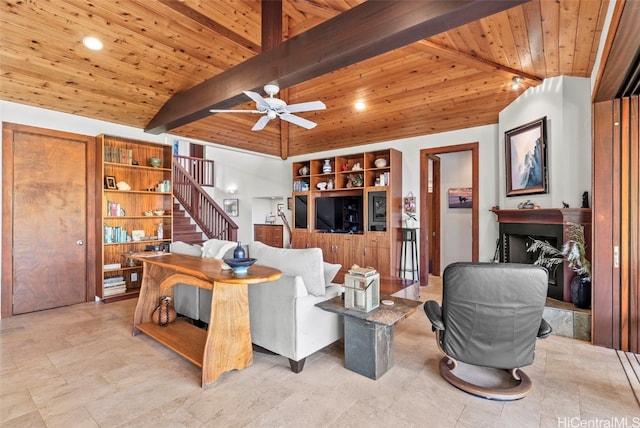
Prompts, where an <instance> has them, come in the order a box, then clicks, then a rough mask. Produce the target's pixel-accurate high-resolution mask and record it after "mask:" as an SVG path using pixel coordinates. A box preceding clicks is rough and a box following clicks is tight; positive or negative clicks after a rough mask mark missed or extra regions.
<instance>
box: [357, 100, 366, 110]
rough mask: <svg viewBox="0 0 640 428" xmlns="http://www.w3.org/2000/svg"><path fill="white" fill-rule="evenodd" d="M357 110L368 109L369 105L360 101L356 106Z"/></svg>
mask: <svg viewBox="0 0 640 428" xmlns="http://www.w3.org/2000/svg"><path fill="white" fill-rule="evenodd" d="M355 107H356V110H364V109H365V108H367V105H366V104H365V103H364V101H358V102H356V104H355Z"/></svg>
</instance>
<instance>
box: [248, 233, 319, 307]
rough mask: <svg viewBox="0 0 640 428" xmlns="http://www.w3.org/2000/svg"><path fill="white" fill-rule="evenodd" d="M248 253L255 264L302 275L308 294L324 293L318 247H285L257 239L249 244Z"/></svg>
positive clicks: (317, 294)
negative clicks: (271, 245) (266, 243)
mask: <svg viewBox="0 0 640 428" xmlns="http://www.w3.org/2000/svg"><path fill="white" fill-rule="evenodd" d="M249 254H251V257H253V258H256V259H257V260H258V261H257V262H256V263H257V264H260V265H264V266H269V267H272V268H275V269H278V270H280V271H282V273H286V274H289V275H294V276H295V275H298V276H301V277H302V281H303V282H304V286H305V288H306V289H307V292H309V294H313V295H314V296H324V295H325V279H324V268H323V265H322V264H323V261H322V250H321V249H320V248H302V249H285V248H276V247H270V246H269V245H265V244H263V243H262V242H259V241H253V242H251V243H250V244H249Z"/></svg>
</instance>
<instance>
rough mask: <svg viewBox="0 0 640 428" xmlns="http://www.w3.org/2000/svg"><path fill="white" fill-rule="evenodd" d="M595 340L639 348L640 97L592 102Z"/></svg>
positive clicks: (628, 347) (597, 343)
mask: <svg viewBox="0 0 640 428" xmlns="http://www.w3.org/2000/svg"><path fill="white" fill-rule="evenodd" d="M593 133H594V134H593V167H594V168H593V169H594V171H593V233H594V235H593V236H594V240H593V242H594V243H596V244H597V248H593V249H592V255H593V302H594V303H593V308H592V309H593V332H592V342H593V344H594V345H601V346H606V347H610V348H615V349H622V350H624V351H631V352H636V353H637V352H640V316H639V312H640V268H639V265H640V247H639V242H640V197H639V193H640V137H639V136H640V101H639V98H638V96H633V97H628V98H621V99H615V100H611V101H604V102H600V103H595V104H594V111H593Z"/></svg>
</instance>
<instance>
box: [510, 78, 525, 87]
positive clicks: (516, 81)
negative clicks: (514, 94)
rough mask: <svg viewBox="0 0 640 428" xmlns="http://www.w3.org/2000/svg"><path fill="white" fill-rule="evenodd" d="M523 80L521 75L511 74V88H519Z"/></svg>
mask: <svg viewBox="0 0 640 428" xmlns="http://www.w3.org/2000/svg"><path fill="white" fill-rule="evenodd" d="M523 81H524V79H523V78H522V76H513V78H512V79H511V89H513V90H517V89H520V85H522V82H523Z"/></svg>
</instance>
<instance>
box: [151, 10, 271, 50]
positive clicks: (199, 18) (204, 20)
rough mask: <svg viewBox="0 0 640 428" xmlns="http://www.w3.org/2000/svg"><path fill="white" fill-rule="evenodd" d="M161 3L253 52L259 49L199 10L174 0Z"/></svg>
mask: <svg viewBox="0 0 640 428" xmlns="http://www.w3.org/2000/svg"><path fill="white" fill-rule="evenodd" d="M158 1H159V2H160V3H162V4H163V5H165V6H167V7H169V8H171V9H173V10H174V11H176V12H178V13H179V14H181V15H184V16H186V17H187V18H189V19H192V20H194V21H196V22H197V23H199V24H200V25H202V26H203V27H205V28H209V29H210V30H212V31H215V32H216V33H218V34H220V35H222V36H224V37H226V38H227V39H229V40H233V41H234V42H235V43H237V44H239V45H241V46H244V47H246V48H249V49H251V50H252V51H254V52H259V51H260V46H258V45H256V44H255V43H253V42H252V41H251V40H249V39H247V38H246V37H242V36H241V35H239V34H237V33H235V32H233V31H231V30H229V29H228V28H226V27H225V26H224V25H221V24H218V23H217V22H215V21H214V20H213V19H211V18H209V17H207V16H205V15H203V14H201V13H200V12H198V11H196V10H194V9H191V8H190V7H189V6H187V5H186V4H184V3H182V2H179V1H175V0H158Z"/></svg>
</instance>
